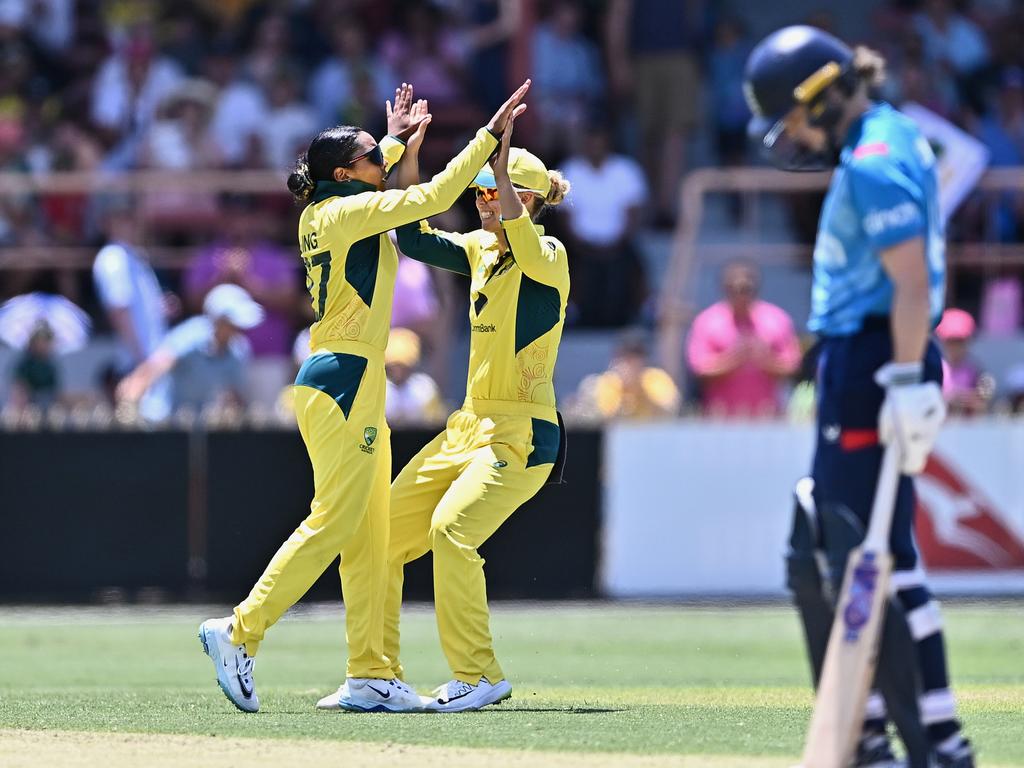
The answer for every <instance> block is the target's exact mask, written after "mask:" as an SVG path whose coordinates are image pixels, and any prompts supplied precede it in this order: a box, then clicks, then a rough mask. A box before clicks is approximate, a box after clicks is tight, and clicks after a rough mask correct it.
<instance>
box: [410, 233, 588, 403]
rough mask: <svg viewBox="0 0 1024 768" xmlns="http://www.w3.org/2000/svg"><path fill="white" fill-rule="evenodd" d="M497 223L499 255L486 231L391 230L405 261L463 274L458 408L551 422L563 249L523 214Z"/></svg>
mask: <svg viewBox="0 0 1024 768" xmlns="http://www.w3.org/2000/svg"><path fill="white" fill-rule="evenodd" d="M502 227H503V228H504V230H505V237H506V239H507V240H508V246H509V247H508V250H507V251H505V253H504V254H502V253H501V251H500V248H499V245H498V238H497V236H496V235H494V234H492V233H490V232H487V231H485V230H482V229H479V230H475V231H473V232H470V233H468V234H459V233H454V232H441V231H439V230H435V229H432V228H431V227H430V226H429V225H428V224H427V222H425V221H423V222H420V224H419V226H416V225H408V226H404V227H399V229H398V245H399V247H400V248H401V249H402V252H403V253H404V254H406V255H407V256H409V257H410V258H412V259H416V260H418V261H423V262H425V263H427V264H430V265H432V266H436V267H441V268H443V269H447V270H450V271H452V272H458V273H460V274H463V275H468V276H469V277H470V278H471V284H470V297H469V298H470V307H469V322H470V328H471V331H472V335H471V339H470V347H469V377H468V380H467V382H466V406H467V407H469V408H471V409H473V410H484V411H487V410H489V411H490V412H508V413H513V414H515V413H522V414H524V415H530V416H533V417H536V418H541V419H545V420H547V421H550V422H557V417H556V415H555V388H554V384H553V381H552V380H553V377H554V373H555V360H556V359H557V357H558V345H559V343H560V342H561V340H562V328H563V326H564V325H565V307H566V302H567V300H568V298H569V263H568V259H567V257H566V253H565V247H564V246H563V245H562V244H561V243H560V242H559V241H558V240H556V239H555V238H553V237H548V236H546V235H544V228H543V227H539V226H537V225H535V224H534V223H533V222H532V221H531V220H530V217H529V215H528V214H526V213H524V214H523V215H522V216H521V217H519V218H518V219H513V220H511V221H503V222H502Z"/></svg>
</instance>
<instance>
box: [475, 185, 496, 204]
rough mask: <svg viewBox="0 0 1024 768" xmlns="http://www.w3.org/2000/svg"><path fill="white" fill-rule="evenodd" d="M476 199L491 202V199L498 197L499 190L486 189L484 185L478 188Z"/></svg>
mask: <svg viewBox="0 0 1024 768" xmlns="http://www.w3.org/2000/svg"><path fill="white" fill-rule="evenodd" d="M476 199H477V200H483V201H484V202H485V203H489V202H490V201H491V200H497V199H498V190H496V189H485V188H483V187H477V188H476Z"/></svg>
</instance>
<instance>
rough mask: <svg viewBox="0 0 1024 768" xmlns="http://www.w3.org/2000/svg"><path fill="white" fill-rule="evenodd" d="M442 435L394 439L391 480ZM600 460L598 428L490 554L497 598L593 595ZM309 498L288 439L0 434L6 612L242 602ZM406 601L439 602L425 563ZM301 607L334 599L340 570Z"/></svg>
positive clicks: (409, 582)
mask: <svg viewBox="0 0 1024 768" xmlns="http://www.w3.org/2000/svg"><path fill="white" fill-rule="evenodd" d="M435 434H436V430H433V429H430V430H427V429H402V430H395V431H394V432H393V434H392V451H393V456H394V459H393V472H394V473H397V472H398V470H399V469H401V467H402V466H403V465H404V464H405V462H406V461H408V459H410V458H411V457H412V456H413V455H414V454H415V453H416V451H418V450H419V449H420V448H421V447H422V446H423V445H425V444H426V443H427V442H428V441H429V440H430V439H431V438H433V437H434V435H435ZM600 459H601V432H600V431H599V430H571V431H570V433H569V458H568V464H567V467H566V473H565V477H566V481H567V482H566V484H563V485H557V486H555V485H552V486H546V487H545V488H544V489H543V490H542V491H541V492H540V493H539V494H538V495H537V496H536V497H535V498H534V499H532V500H531V501H530V502H529V503H527V504H526V505H524V506H523V507H522V508H521V509H519V510H518V511H517V512H516V513H515V514H513V515H512V517H511V518H510V519H509V520H508V521H507V522H506V523H505V524H504V525H503V526H502V527H501V528H500V529H499V530H498V532H497V533H496V534H495V535H494V536H493V537H492V538H491V539H490V540H489V541H488V542H487V543H486V544H485V545H484V546H483V547H482V549H481V553H482V555H483V557H484V558H485V559H486V561H487V565H486V569H487V587H488V594H489V596H490V597H492V598H496V599H573V598H588V597H594V596H595V595H596V588H595V578H596V571H597V558H598V537H599V529H600V509H601V485H600V483H601V480H600ZM311 493H312V472H311V470H310V467H309V459H308V458H307V457H306V453H305V450H304V448H303V446H302V441H301V439H300V438H299V435H298V433H297V432H296V431H293V430H287V429H277V428H270V429H252V428H246V429H239V430H217V429H214V430H210V431H206V430H194V431H184V430H167V431H156V432H134V431H114V430H112V431H102V430H101V431H50V430H45V429H44V430H42V431H34V432H28V431H24V432H19V431H9V432H0V547H2V548H3V556H2V557H0V601H4V602H23V601H36V602H38V601H44V602H92V601H96V600H112V599H116V600H121V599H124V600H128V601H132V600H150V601H156V600H226V601H237V600H240V599H241V598H243V597H244V596H245V594H246V593H247V592H248V590H249V588H250V587H251V586H252V583H253V582H254V581H255V580H256V578H257V577H258V576H259V575H260V572H261V570H262V568H263V567H264V566H265V565H266V563H267V561H268V560H269V558H270V556H271V555H272V554H273V552H274V551H275V549H276V548H277V547H278V546H279V545H280V544H281V542H282V541H284V540H285V538H287V536H288V535H289V534H290V533H291V532H292V530H294V528H295V527H296V526H297V525H298V524H299V522H300V521H301V520H302V519H303V517H305V515H306V513H307V511H308V508H309V499H310V496H311ZM405 595H406V598H407V599H410V600H429V599H430V598H431V596H432V577H431V562H430V556H429V555H427V556H425V557H423V558H421V559H420V560H418V561H416V562H415V563H412V564H410V565H409V566H407V568H406V582H405ZM308 596H309V598H311V599H318V600H325V599H326V600H330V599H336V598H337V597H338V596H339V579H338V572H337V562H335V563H334V564H332V565H331V566H330V567H329V568H328V569H327V571H326V573H325V574H324V576H323V577H321V578H320V579H319V580H318V581H317V583H316V584H315V585H314V586H313V588H312V589H311V590H310V592H309V595H308Z"/></svg>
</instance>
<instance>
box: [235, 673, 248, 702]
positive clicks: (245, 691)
mask: <svg viewBox="0 0 1024 768" xmlns="http://www.w3.org/2000/svg"><path fill="white" fill-rule="evenodd" d="M235 677H237V678H238V687H239V688H241V689H242V695H243V696H245V698H247V699H251V698H252V688H247V687H246V686H245V681H244V680H242V676H241V675H235Z"/></svg>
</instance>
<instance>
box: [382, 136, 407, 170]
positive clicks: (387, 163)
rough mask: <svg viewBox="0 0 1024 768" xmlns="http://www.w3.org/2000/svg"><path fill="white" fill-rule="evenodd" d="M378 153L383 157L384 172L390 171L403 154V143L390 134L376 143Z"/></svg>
mask: <svg viewBox="0 0 1024 768" xmlns="http://www.w3.org/2000/svg"><path fill="white" fill-rule="evenodd" d="M377 144H379V145H380V151H381V153H382V154H383V155H384V170H385V171H390V170H391V169H392V168H394V167H395V164H396V163H398V161H399V160H401V159H402V155H404V154H405V142H404V141H402V140H401V139H399V138H398V137H396V136H391V135H390V134H389V135H387V136H385V137H384V138H383V139H381V140H380V141H378V142H377Z"/></svg>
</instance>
